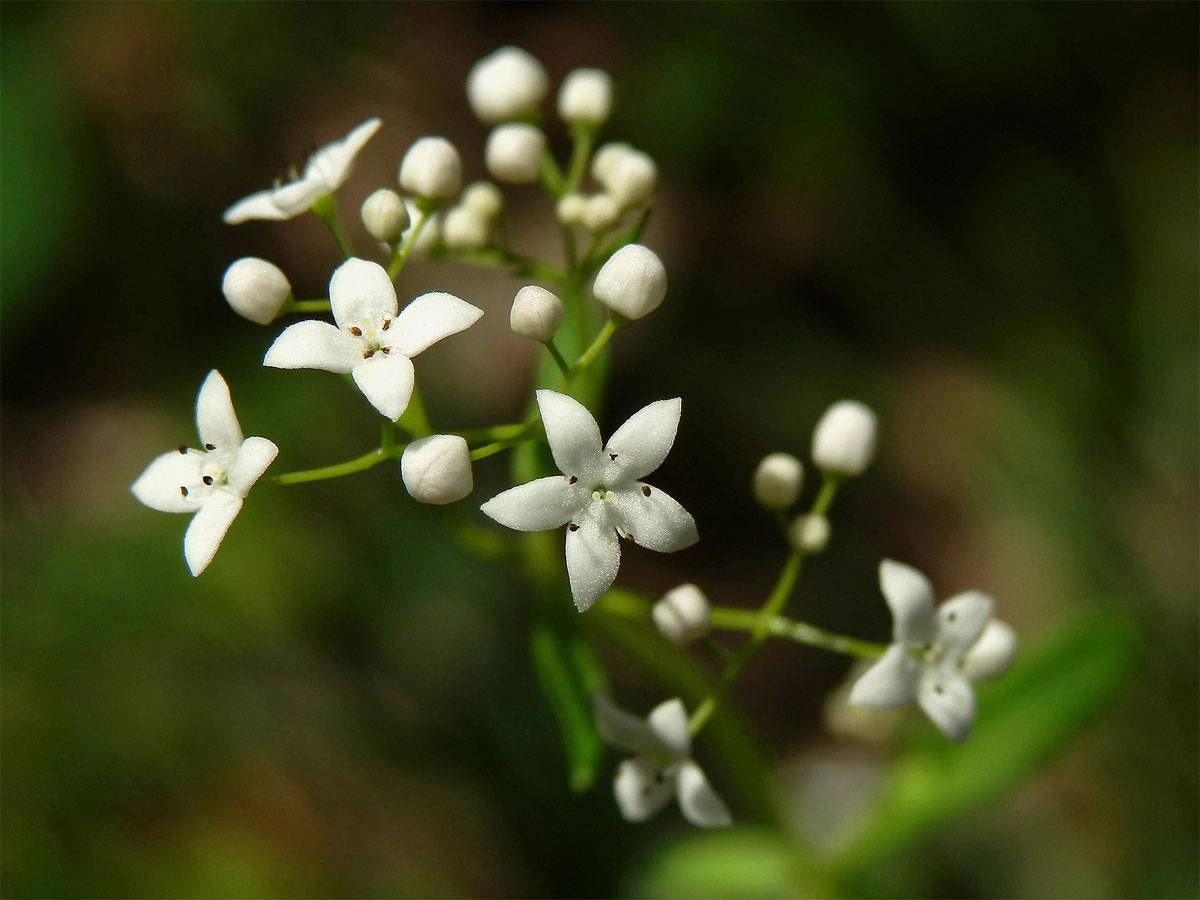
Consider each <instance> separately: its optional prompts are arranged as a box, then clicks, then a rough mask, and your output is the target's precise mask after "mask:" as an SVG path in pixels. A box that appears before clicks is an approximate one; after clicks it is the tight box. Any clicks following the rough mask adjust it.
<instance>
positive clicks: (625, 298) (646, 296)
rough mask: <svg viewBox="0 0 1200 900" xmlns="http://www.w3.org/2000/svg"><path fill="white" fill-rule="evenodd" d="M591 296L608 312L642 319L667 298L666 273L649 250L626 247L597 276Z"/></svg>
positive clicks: (610, 258) (615, 254)
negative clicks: (612, 311)
mask: <svg viewBox="0 0 1200 900" xmlns="http://www.w3.org/2000/svg"><path fill="white" fill-rule="evenodd" d="M592 293H593V294H594V295H595V297H596V299H597V300H599V301H600V302H601V303H603V304H604V305H605V306H607V307H608V308H609V309H612V310H615V311H616V312H619V313H621V315H623V316H625V317H626V318H629V319H640V318H641V317H642V316H644V315H646V314H647V313H649V312H653V311H654V310H655V309H657V308H658V306H659V304H661V303H662V302H663V298H664V297H666V296H667V270H666V268H665V267H664V266H663V264H662V260H661V259H659V258H658V256H657V255H656V254H655V253H654V251H653V250H651V249H650V248H649V247H643V246H642V245H641V244H626V245H625V246H624V247H622V248H621V249H620V250H618V251H617V252H616V253H614V254H613V255H612V256H610V257H609V258H608V262H606V263H605V264H604V265H603V266H602V267H601V268H600V271H599V272H598V273H596V282H595V284H594V285H593V286H592Z"/></svg>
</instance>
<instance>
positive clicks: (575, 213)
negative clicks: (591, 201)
mask: <svg viewBox="0 0 1200 900" xmlns="http://www.w3.org/2000/svg"><path fill="white" fill-rule="evenodd" d="M586 208H587V197H585V196H583V194H578V193H575V192H574V191H572V192H571V193H569V194H563V195H562V197H560V198H559V200H558V205H557V206H555V208H554V211H555V213H557V215H558V221H560V222H561V223H562V224H564V225H580V224H582V223H583V211H584V210H585V209H586Z"/></svg>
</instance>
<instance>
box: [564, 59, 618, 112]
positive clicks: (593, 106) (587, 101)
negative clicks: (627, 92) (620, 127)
mask: <svg viewBox="0 0 1200 900" xmlns="http://www.w3.org/2000/svg"><path fill="white" fill-rule="evenodd" d="M612 95H613V88H612V78H610V77H609V75H608V73H607V72H604V71H602V70H600V69H576V70H575V71H574V72H571V73H570V74H569V75H567V77H566V78H564V79H563V83H562V87H561V88H559V91H558V115H559V117H560V118H561V119H562V120H563V121H564V122H570V123H571V124H582V125H600V124H601V123H603V122H605V121H607V120H608V116H609V113H611V112H612Z"/></svg>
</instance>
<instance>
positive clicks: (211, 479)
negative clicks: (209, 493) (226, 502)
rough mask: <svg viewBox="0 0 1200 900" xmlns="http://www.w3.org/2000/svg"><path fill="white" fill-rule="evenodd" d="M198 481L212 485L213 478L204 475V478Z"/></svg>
mask: <svg viewBox="0 0 1200 900" xmlns="http://www.w3.org/2000/svg"><path fill="white" fill-rule="evenodd" d="M200 480H201V481H203V482H204V483H205V484H212V483H213V477H212V476H211V475H205V476H204V477H203V478H201V479H200Z"/></svg>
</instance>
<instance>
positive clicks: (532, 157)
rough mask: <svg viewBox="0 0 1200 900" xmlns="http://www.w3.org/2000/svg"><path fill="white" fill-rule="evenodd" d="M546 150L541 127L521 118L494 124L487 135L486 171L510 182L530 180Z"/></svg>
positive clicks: (530, 181) (536, 174)
mask: <svg viewBox="0 0 1200 900" xmlns="http://www.w3.org/2000/svg"><path fill="white" fill-rule="evenodd" d="M545 151H546V136H545V135H544V134H542V131H541V129H540V128H536V127H534V126H533V125H525V124H522V123H520V122H514V123H510V124H508V125H497V126H496V127H495V128H493V129H492V133H491V134H490V135H489V136H488V142H487V150H486V152H485V156H486V159H487V167H488V171H489V172H491V173H492V176H493V177H494V178H497V179H499V180H500V181H507V182H508V183H509V184H531V183H532V182H535V181H537V179H538V167H539V165H540V163H541V159H542V154H543V153H544V152H545Z"/></svg>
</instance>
